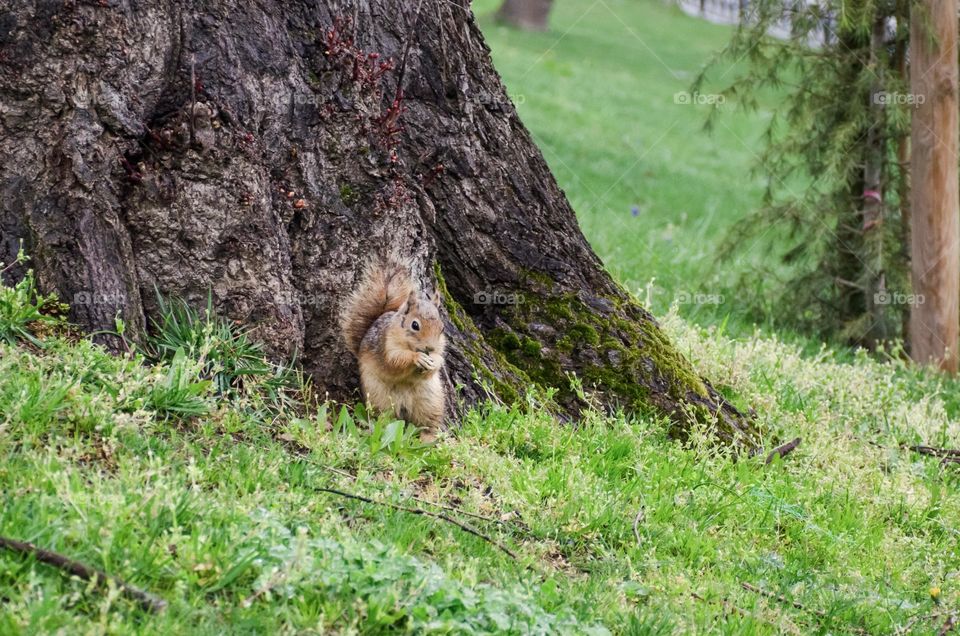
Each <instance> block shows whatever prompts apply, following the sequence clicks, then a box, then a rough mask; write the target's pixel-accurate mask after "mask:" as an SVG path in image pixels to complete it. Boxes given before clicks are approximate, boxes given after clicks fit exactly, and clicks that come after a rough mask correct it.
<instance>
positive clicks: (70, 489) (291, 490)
mask: <svg viewBox="0 0 960 636" xmlns="http://www.w3.org/2000/svg"><path fill="white" fill-rule="evenodd" d="M665 327H666V328H667V330H668V331H669V333H670V334H671V336H672V337H673V338H674V340H675V341H676V342H677V343H678V346H679V347H680V348H681V349H682V350H683V351H685V352H687V353H688V354H689V355H690V356H691V358H692V359H693V361H694V363H695V365H696V366H697V368H698V369H699V370H700V371H701V372H702V373H704V374H706V375H708V376H709V377H711V378H714V379H715V380H716V381H717V382H718V383H719V385H720V386H721V387H724V389H725V390H730V391H733V392H735V393H736V394H738V395H739V396H741V397H742V399H743V400H745V401H746V402H747V403H749V404H751V405H753V406H754V407H755V408H756V409H757V412H758V421H759V422H760V424H761V425H762V427H763V429H764V431H765V435H767V436H768V437H769V438H771V439H772V438H773V437H775V436H776V437H779V438H781V439H788V438H791V437H793V436H800V437H802V439H803V441H802V444H801V445H800V447H799V449H798V450H796V451H795V452H794V453H793V454H791V455H789V456H788V457H787V458H786V459H785V460H784V461H782V462H781V461H779V460H778V461H775V462H774V463H773V464H772V465H769V466H765V465H764V464H763V461H762V459H763V458H762V457H757V458H752V459H750V458H741V459H740V460H739V461H733V460H732V458H730V457H728V456H726V455H725V454H723V453H718V452H717V451H716V450H715V449H713V448H712V447H711V445H710V444H709V443H708V441H707V440H706V439H705V438H701V437H700V436H695V437H694V439H693V440H692V442H691V444H690V445H689V446H688V447H684V446H682V445H680V444H678V443H677V442H675V441H672V440H669V439H667V438H666V436H665V433H664V431H665V430H666V426H665V423H664V422H662V421H659V420H657V419H651V418H640V419H637V418H633V417H627V416H623V415H619V416H607V415H602V414H599V413H589V412H588V413H585V414H584V416H583V419H582V420H581V421H579V422H578V423H577V425H576V426H564V425H561V424H560V423H558V422H557V421H556V420H555V419H554V418H553V416H551V415H550V413H549V411H548V410H547V409H545V408H544V407H543V404H542V399H543V397H542V396H538V395H535V394H531V395H528V396H527V398H526V399H525V400H524V402H523V403H521V404H517V405H512V406H497V405H491V406H488V407H485V408H481V409H478V410H476V411H473V412H472V413H470V414H469V415H468V416H467V418H466V419H465V421H464V422H463V424H462V427H461V428H460V429H458V430H457V431H456V433H455V434H445V435H443V436H442V437H441V439H440V440H439V443H438V444H437V445H436V446H434V447H431V448H427V449H422V448H419V445H418V443H417V442H415V441H412V439H415V438H411V437H410V436H409V435H404V434H402V432H401V429H400V428H399V426H398V425H397V424H395V423H391V422H389V421H386V420H384V421H380V422H368V421H367V420H366V419H364V418H363V417H362V415H359V414H356V415H355V416H353V417H351V416H350V415H349V414H348V413H347V412H346V411H342V410H340V408H339V407H337V406H336V405H324V406H322V407H320V408H319V409H316V410H314V409H311V410H310V411H308V412H306V413H304V412H303V411H302V410H299V409H297V408H295V407H292V406H291V405H292V402H290V401H289V399H288V400H287V401H284V400H279V401H277V400H276V399H274V400H271V399H269V398H267V397H265V396H266V395H267V393H268V392H267V391H266V389H268V388H270V387H271V386H272V387H274V389H275V379H274V378H272V377H269V376H268V377H264V378H258V377H250V376H247V379H246V380H245V384H244V385H243V386H244V388H243V389H242V390H239V391H231V392H229V393H227V394H223V393H218V392H217V391H216V384H215V383H212V382H209V381H207V380H206V378H209V377H211V374H212V373H216V372H217V371H218V370H219V371H220V372H224V369H226V368H228V365H224V364H223V363H224V362H227V361H229V357H228V358H227V359H219V358H218V357H217V354H216V353H215V352H216V351H224V350H226V351H236V350H238V349H240V348H242V347H237V346H231V347H218V346H215V344H216V343H215V342H211V341H216V340H217V339H218V338H220V337H221V335H222V334H221V335H218V332H217V330H204V329H201V330H200V331H199V332H198V333H199V334H200V336H199V337H197V338H195V339H194V338H193V337H192V336H191V337H190V338H188V339H187V340H192V341H193V342H195V343H196V345H195V346H191V347H187V348H185V349H184V350H183V353H180V354H177V355H174V356H172V357H168V358H167V359H166V360H162V361H160V362H158V363H156V364H155V365H152V366H150V365H145V364H143V362H144V361H143V360H141V359H139V358H137V359H132V360H131V359H126V358H122V357H113V356H110V355H108V354H106V353H105V352H103V351H102V350H100V349H99V348H97V347H95V346H93V345H91V344H89V342H87V341H80V342H73V341H64V340H57V339H46V340H44V341H43V342H42V344H43V347H42V348H39V349H38V348H37V347H36V346H35V345H27V344H25V343H21V344H17V345H9V344H0V536H10V537H14V538H19V539H22V540H28V541H32V542H34V543H36V544H38V545H40V546H43V547H46V548H49V549H52V550H56V551H59V552H62V553H64V554H67V555H69V556H71V557H73V558H76V559H79V560H81V561H83V562H85V563H88V564H90V565H93V566H95V567H97V568H101V569H103V570H105V571H107V572H109V573H111V574H113V575H115V576H120V577H122V578H124V579H126V580H127V582H129V583H131V584H133V585H136V586H139V587H142V588H145V589H147V590H149V591H151V592H152V593H154V594H156V595H158V596H160V597H161V598H163V599H164V600H165V601H166V602H167V603H168V604H169V606H168V608H167V609H166V611H164V612H163V613H161V614H150V613H147V612H146V611H144V610H143V609H141V608H140V607H138V606H137V605H136V604H135V603H134V602H132V601H131V600H130V599H128V598H126V597H124V596H122V595H120V594H118V593H117V590H115V589H110V590H96V589H94V588H92V587H91V586H90V585H88V584H86V583H83V582H82V581H79V580H77V579H70V578H68V577H66V576H64V575H62V574H60V573H59V572H57V571H56V570H55V569H53V568H51V567H49V566H47V565H42V564H38V563H36V562H35V561H33V560H32V559H25V558H22V557H20V556H17V555H13V554H10V553H7V552H5V551H3V550H0V634H4V635H6V634H24V635H30V636H33V635H35V634H54V633H57V634H75V633H83V634H108V633H109V634H189V635H194V634H210V635H214V634H228V633H230V634H284V633H289V634H326V633H338V634H355V633H363V634H376V633H397V632H409V633H417V634H420V633H453V634H472V633H477V634H480V633H486V634H503V633H513V634H530V633H536V634H562V633H569V634H580V633H591V634H602V633H617V634H621V633H622V634H668V633H717V634H780V633H793V634H812V633H822V634H828V633H829V634H864V633H869V634H890V633H894V632H895V630H897V629H900V628H904V627H906V626H912V627H911V629H912V630H913V631H912V632H911V633H929V634H933V633H936V631H937V630H938V629H939V628H940V626H941V625H942V624H943V623H944V621H945V620H946V616H947V614H948V612H949V611H952V610H954V609H956V608H957V607H958V604H960V591H958V589H960V588H958V566H960V545H958V543H960V542H958V538H960V536H958V535H960V533H958V531H957V526H956V520H957V518H958V517H960V491H958V482H960V479H958V473H957V467H956V464H953V465H949V466H941V465H940V464H939V461H938V460H937V459H936V458H932V457H924V456H921V455H918V454H916V453H913V452H910V451H909V450H905V449H901V448H900V447H899V444H901V443H917V442H927V443H931V444H937V445H944V446H954V447H956V446H957V445H958V444H957V440H958V439H960V427H958V425H957V423H956V421H955V420H952V419H950V418H949V417H948V415H947V407H946V405H945V403H944V397H945V396H948V395H956V393H957V388H958V387H957V384H956V383H955V382H952V383H950V384H949V385H946V386H941V384H940V382H939V380H937V379H936V378H935V377H934V376H932V375H930V374H925V373H918V372H915V371H911V370H910V369H908V368H906V367H904V366H901V365H899V364H888V365H883V364H879V363H877V362H875V361H872V360H870V359H868V358H866V357H864V356H861V357H858V358H857V359H855V360H854V361H853V362H852V363H843V364H841V363H837V362H834V361H832V359H831V358H832V357H831V356H830V355H828V354H826V353H824V354H823V355H821V356H819V357H816V358H814V359H810V358H807V357H804V356H802V355H801V353H800V351H799V350H798V349H797V348H795V347H792V346H789V345H785V344H782V343H780V342H777V341H776V340H772V339H764V338H760V337H756V338H754V339H750V340H746V341H735V340H731V339H728V338H725V337H723V336H720V335H718V334H717V333H716V332H715V331H711V332H705V331H702V330H700V329H699V328H694V327H691V326H689V323H686V322H684V321H683V319H681V318H679V317H678V316H676V315H675V314H671V315H667V316H666V317H665ZM181 335H182V332H181V334H180V335H177V334H174V335H173V337H171V338H168V339H167V341H168V342H175V341H176V340H177V339H178V338H180V337H181ZM229 355H230V356H232V355H234V354H233V353H231V354H229ZM227 386H230V384H228V385H227ZM294 386H295V385H294ZM272 392H273V393H274V394H276V391H275V390H273V391H272ZM281 393H282V392H281ZM282 394H283V393H282ZM286 395H287V397H288V398H290V399H293V398H296V397H298V394H296V393H294V394H286ZM321 488H332V489H336V490H340V491H344V492H347V493H353V494H358V495H362V496H365V497H367V498H369V499H372V500H375V501H378V502H391V503H393V504H397V505H402V506H406V507H410V508H416V509H422V510H429V511H433V512H436V513H442V514H446V515H448V516H450V517H451V518H454V519H457V520H459V521H460V522H462V523H466V524H470V525H471V527H473V528H475V529H477V530H478V531H479V532H481V533H483V534H485V535H486V536H488V537H489V538H490V539H492V540H494V541H497V542H500V543H501V544H503V546H504V547H506V548H507V549H508V550H510V551H512V552H514V553H515V556H508V555H507V554H506V553H505V552H504V551H502V550H500V549H499V548H498V547H496V546H494V545H493V544H492V543H489V542H487V541H485V540H483V539H481V538H478V537H477V536H475V535H473V534H470V533H468V532H465V531H464V530H462V529H461V528H458V527H456V526H454V525H453V524H450V523H447V522H445V521H442V520H440V519H437V518H435V517H428V516H423V515H415V514H411V513H409V512H405V511H399V510H395V509H392V508H389V507H387V506H384V505H380V504H375V503H367V502H363V501H357V500H353V499H347V498H344V497H342V496H339V495H336V494H333V493H329V492H324V491H321V490H318V489H321ZM744 584H746V585H750V586H754V587H755V588H756V589H759V590H761V591H763V592H765V593H766V594H767V595H764V594H761V593H759V592H756V591H753V590H748V589H745V588H744V587H743V586H744ZM770 594H772V595H783V597H784V598H786V599H787V600H786V601H779V600H776V599H775V598H773V597H770V596H768V595H770ZM793 603H799V605H800V607H796V606H794V605H793Z"/></svg>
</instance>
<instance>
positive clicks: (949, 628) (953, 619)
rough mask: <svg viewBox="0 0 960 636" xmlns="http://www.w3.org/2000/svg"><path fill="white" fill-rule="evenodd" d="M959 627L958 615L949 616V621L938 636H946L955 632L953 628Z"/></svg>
mask: <svg viewBox="0 0 960 636" xmlns="http://www.w3.org/2000/svg"><path fill="white" fill-rule="evenodd" d="M956 626H957V616H956V614H951V615H950V616H947V620H946V621H944V623H943V626H942V627H941V628H940V631H938V632H937V636H946V635H947V634H949V633H950V632H952V631H953V628H954V627H956Z"/></svg>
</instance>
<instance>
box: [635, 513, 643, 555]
mask: <svg viewBox="0 0 960 636" xmlns="http://www.w3.org/2000/svg"><path fill="white" fill-rule="evenodd" d="M643 513H644V510H643V508H640V510H639V511H638V512H637V516H636V517H634V519H633V536H634V538H636V540H637V545H638V546H641V547H642V546H643V541H642V540H641V539H640V521H641V520H642V519H643Z"/></svg>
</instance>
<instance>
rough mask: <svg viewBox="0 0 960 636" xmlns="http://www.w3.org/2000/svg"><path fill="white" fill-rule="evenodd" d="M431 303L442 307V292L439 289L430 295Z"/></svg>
mask: <svg viewBox="0 0 960 636" xmlns="http://www.w3.org/2000/svg"><path fill="white" fill-rule="evenodd" d="M430 302H432V303H433V304H434V305H436V306H437V307H439V306H440V290H439V289H435V290H433V293H432V294H430Z"/></svg>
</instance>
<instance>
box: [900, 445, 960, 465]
mask: <svg viewBox="0 0 960 636" xmlns="http://www.w3.org/2000/svg"><path fill="white" fill-rule="evenodd" d="M904 448H906V449H908V450H912V451H913V452H915V453H920V454H921V455H929V456H931V457H939V458H940V459H941V460H943V461H944V462H953V463H956V464H960V450H957V449H953V448H937V447H935V446H924V445H922V444H917V445H914V446H904Z"/></svg>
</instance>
